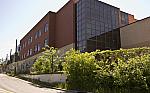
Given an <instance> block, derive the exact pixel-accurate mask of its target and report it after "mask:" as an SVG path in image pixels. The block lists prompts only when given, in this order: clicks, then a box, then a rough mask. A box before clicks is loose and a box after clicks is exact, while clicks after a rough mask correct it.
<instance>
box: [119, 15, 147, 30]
mask: <svg viewBox="0 0 150 93" xmlns="http://www.w3.org/2000/svg"><path fill="white" fill-rule="evenodd" d="M149 18H150V16H149V17H146V18H143V19H140V20H137V21H135V22H133V23H130V24H127V25H124V26H121V27H119V28H122V27H126V26H129V25H131V24H135V23H137V22H141V21H143V20H146V19H149Z"/></svg>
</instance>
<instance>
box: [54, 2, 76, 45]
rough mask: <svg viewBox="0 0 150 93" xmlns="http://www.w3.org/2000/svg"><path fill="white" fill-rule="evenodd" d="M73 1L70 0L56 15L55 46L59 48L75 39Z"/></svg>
mask: <svg viewBox="0 0 150 93" xmlns="http://www.w3.org/2000/svg"><path fill="white" fill-rule="evenodd" d="M74 38H75V34H74V2H73V1H72V0H70V1H69V2H68V3H67V4H66V5H65V6H64V7H63V8H62V9H60V10H59V11H58V12H57V15H56V32H55V40H56V43H55V45H56V47H57V48H61V47H63V46H65V45H68V44H72V43H74V41H75V39H74Z"/></svg>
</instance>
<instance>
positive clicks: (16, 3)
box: [0, 0, 150, 58]
mask: <svg viewBox="0 0 150 93" xmlns="http://www.w3.org/2000/svg"><path fill="white" fill-rule="evenodd" d="M68 1H69V0H0V58H2V57H3V58H5V57H6V54H9V51H10V49H13V51H14V50H15V39H18V42H19V40H20V39H21V38H22V37H23V36H24V35H25V34H26V33H27V32H28V31H30V29H32V27H34V25H35V24H36V23H37V22H38V21H39V20H40V19H41V18H42V17H43V16H44V15H45V14H46V13H47V12H48V11H53V12H56V11H58V10H59V9H60V8H61V7H62V6H63V5H64V4H65V3H66V2H68ZM101 1H103V2H106V3H109V4H111V5H113V6H116V7H119V8H120V9H121V10H122V11H125V12H128V13H131V14H134V15H135V18H136V19H142V18H145V17H148V16H150V11H149V9H150V6H149V4H150V0H101Z"/></svg>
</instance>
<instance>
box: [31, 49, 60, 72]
mask: <svg viewBox="0 0 150 93" xmlns="http://www.w3.org/2000/svg"><path fill="white" fill-rule="evenodd" d="M44 50H45V51H44V53H43V55H42V56H40V57H39V58H38V59H37V60H36V62H35V63H34V64H33V66H32V70H33V71H32V73H34V74H45V73H53V72H55V71H57V65H58V56H57V49H56V48H53V47H51V48H50V47H47V48H46V49H44Z"/></svg>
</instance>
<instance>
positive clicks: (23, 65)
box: [6, 43, 75, 73]
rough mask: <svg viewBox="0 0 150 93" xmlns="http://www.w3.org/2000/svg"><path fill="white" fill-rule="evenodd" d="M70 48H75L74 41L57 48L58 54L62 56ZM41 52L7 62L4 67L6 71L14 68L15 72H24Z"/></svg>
mask: <svg viewBox="0 0 150 93" xmlns="http://www.w3.org/2000/svg"><path fill="white" fill-rule="evenodd" d="M72 48H75V44H74V43H72V44H69V45H66V46H64V47H62V48H59V49H58V55H59V56H60V57H63V56H64V54H65V53H66V52H67V51H69V50H70V49H72ZM42 54H43V52H41V53H39V54H36V55H34V56H32V57H29V58H27V59H25V60H22V61H18V62H14V63H12V64H9V65H8V66H7V69H6V70H7V72H10V71H13V70H14V69H16V72H17V73H24V72H26V71H28V70H30V68H31V67H32V65H33V64H34V62H35V60H36V59H37V58H38V57H39V56H41V55H42Z"/></svg>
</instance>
